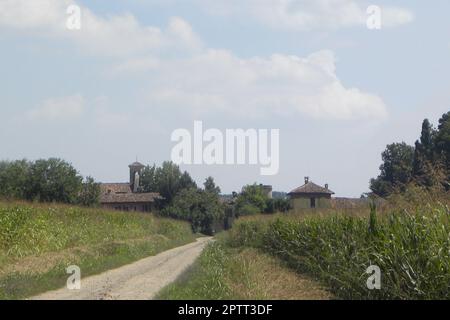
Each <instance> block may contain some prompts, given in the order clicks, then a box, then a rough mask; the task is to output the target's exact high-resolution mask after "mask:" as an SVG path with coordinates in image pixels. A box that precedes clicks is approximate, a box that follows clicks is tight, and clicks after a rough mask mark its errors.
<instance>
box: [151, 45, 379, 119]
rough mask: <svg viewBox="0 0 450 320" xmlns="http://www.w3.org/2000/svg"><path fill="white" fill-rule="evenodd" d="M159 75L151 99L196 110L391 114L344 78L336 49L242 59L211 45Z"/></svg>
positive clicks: (323, 115)
mask: <svg viewBox="0 0 450 320" xmlns="http://www.w3.org/2000/svg"><path fill="white" fill-rule="evenodd" d="M153 72H155V70H153ZM154 79H157V81H153V82H152V84H151V85H150V88H149V89H148V90H147V99H148V101H149V104H150V105H152V106H159V107H164V108H170V107H172V108H179V109H186V110H189V112H190V113H194V114H204V113H214V112H228V113H233V114H236V115H239V116H243V115H246V116H270V115H273V114H281V115H294V116H295V115H303V116H308V117H313V118H318V119H324V118H325V119H346V120H348V119H361V118H368V119H383V118H385V117H386V116H387V108H386V105H385V104H384V102H383V100H382V99H381V98H380V97H378V96H376V95H374V94H370V93H367V92H363V91H362V90H359V89H358V88H346V87H345V86H344V85H343V84H342V82H341V81H340V80H339V78H338V76H337V75H336V66H335V57H334V54H333V53H332V52H331V51H320V52H316V53H314V54H312V55H310V56H308V57H306V58H301V57H298V56H286V55H280V54H276V55H273V56H271V57H270V58H261V57H255V58H251V59H240V58H238V57H236V56H234V55H233V54H232V53H230V52H228V51H225V50H213V49H210V50H207V51H205V52H203V53H202V54H199V55H197V56H195V57H193V58H191V59H186V60H178V61H170V62H165V63H163V64H161V65H160V66H159V68H158V70H157V71H156V72H155V74H154ZM150 81H151V80H150Z"/></svg>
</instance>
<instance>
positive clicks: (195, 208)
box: [161, 188, 224, 235]
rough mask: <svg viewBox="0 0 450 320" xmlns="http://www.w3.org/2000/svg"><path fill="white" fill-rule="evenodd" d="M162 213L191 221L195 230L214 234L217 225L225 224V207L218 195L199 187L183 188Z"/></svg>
mask: <svg viewBox="0 0 450 320" xmlns="http://www.w3.org/2000/svg"><path fill="white" fill-rule="evenodd" d="M161 215H163V216H168V217H171V218H175V219H183V220H187V221H190V222H191V225H192V229H193V231H194V232H201V233H204V234H208V235H212V234H214V233H215V232H216V231H217V230H215V225H216V224H217V223H220V224H221V225H223V220H224V207H223V205H222V204H221V203H220V200H219V197H218V195H216V194H214V193H212V192H207V191H204V190H201V189H197V188H189V189H183V190H181V191H180V192H179V193H178V194H177V195H176V196H175V197H174V199H173V202H172V203H171V205H170V206H168V207H166V208H165V209H163V210H162V211H161Z"/></svg>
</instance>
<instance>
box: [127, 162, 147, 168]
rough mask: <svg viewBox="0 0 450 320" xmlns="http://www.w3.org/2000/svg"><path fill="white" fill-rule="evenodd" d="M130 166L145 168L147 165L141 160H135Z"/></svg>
mask: <svg viewBox="0 0 450 320" xmlns="http://www.w3.org/2000/svg"><path fill="white" fill-rule="evenodd" d="M129 167H130V168H144V167H145V166H144V165H143V164H142V163H140V162H137V161H136V162H133V163H132V164H130V165H129Z"/></svg>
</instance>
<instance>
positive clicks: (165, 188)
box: [141, 161, 197, 206]
mask: <svg viewBox="0 0 450 320" xmlns="http://www.w3.org/2000/svg"><path fill="white" fill-rule="evenodd" d="M196 187H197V185H196V183H195V182H194V180H193V179H192V178H191V176H190V175H189V173H187V172H186V171H185V172H181V170H180V167H179V166H178V165H176V164H174V163H173V162H171V161H165V162H163V164H162V166H161V167H156V166H147V167H145V168H144V170H143V171H142V175H141V188H142V190H141V191H143V192H158V193H159V194H160V195H161V196H162V197H163V198H164V200H162V201H161V205H162V206H166V205H168V204H170V203H172V200H173V199H174V197H175V196H176V195H177V194H178V193H179V192H180V191H181V190H183V189H189V188H196Z"/></svg>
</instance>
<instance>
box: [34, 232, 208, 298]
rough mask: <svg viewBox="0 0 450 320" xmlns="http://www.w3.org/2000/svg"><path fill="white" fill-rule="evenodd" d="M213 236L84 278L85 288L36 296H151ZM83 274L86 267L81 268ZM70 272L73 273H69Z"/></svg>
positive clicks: (181, 269) (195, 255)
mask: <svg viewBox="0 0 450 320" xmlns="http://www.w3.org/2000/svg"><path fill="white" fill-rule="evenodd" d="M210 241H211V238H199V239H197V241H196V242H194V243H190V244H187V245H185V246H182V247H178V248H174V249H171V250H168V251H164V252H162V253H160V254H158V255H156V256H153V257H149V258H145V259H142V260H139V261H137V262H134V263H132V264H129V265H126V266H123V267H120V268H117V269H114V270H109V271H106V272H104V273H102V274H99V275H95V276H91V277H88V278H85V279H84V278H81V290H68V289H67V288H62V289H59V290H55V291H49V292H46V293H44V294H41V295H39V296H36V297H33V298H32V299H33V300H131V299H133V300H148V299H152V298H153V297H154V296H155V295H156V294H157V293H158V292H159V290H161V289H162V288H163V287H165V286H166V285H168V284H170V283H171V282H173V281H175V280H176V278H177V277H178V276H179V275H180V274H181V273H183V271H185V270H186V268H188V267H189V266H190V265H191V264H192V263H193V262H194V261H195V259H196V258H197V257H198V256H199V255H200V253H201V252H202V250H203V248H204V247H205V246H206V244H207V243H208V242H210ZM81 275H82V276H83V270H81ZM68 276H69V275H68Z"/></svg>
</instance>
